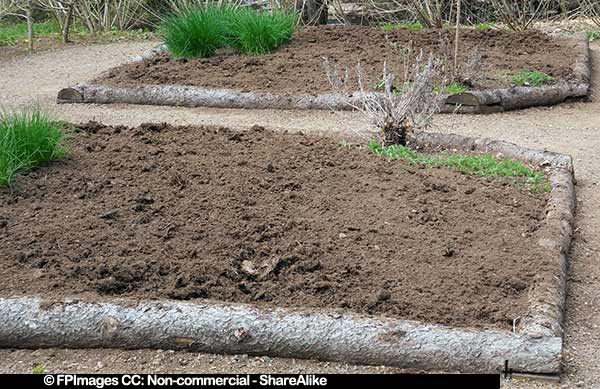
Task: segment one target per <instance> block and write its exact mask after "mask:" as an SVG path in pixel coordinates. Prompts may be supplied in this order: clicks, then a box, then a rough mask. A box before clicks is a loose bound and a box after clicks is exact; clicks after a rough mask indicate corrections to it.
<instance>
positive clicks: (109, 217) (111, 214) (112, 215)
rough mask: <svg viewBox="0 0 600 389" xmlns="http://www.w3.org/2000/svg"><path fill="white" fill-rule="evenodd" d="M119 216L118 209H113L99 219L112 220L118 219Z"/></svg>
mask: <svg viewBox="0 0 600 389" xmlns="http://www.w3.org/2000/svg"><path fill="white" fill-rule="evenodd" d="M118 214H119V210H118V209H111V210H110V211H106V212H104V213H103V214H101V215H100V216H98V217H99V218H100V219H105V220H112V219H116V218H117V215H118Z"/></svg>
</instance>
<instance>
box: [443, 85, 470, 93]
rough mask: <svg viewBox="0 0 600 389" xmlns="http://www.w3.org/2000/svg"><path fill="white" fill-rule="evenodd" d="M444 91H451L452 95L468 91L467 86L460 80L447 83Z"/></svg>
mask: <svg viewBox="0 0 600 389" xmlns="http://www.w3.org/2000/svg"><path fill="white" fill-rule="evenodd" d="M444 91H446V93H449V94H451V95H457V94H459V93H464V92H466V91H467V87H466V86H464V85H463V84H462V83H460V82H452V83H450V84H448V85H446V87H445V88H444Z"/></svg>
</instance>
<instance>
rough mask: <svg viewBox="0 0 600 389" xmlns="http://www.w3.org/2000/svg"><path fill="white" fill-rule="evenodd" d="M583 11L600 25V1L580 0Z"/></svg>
mask: <svg viewBox="0 0 600 389" xmlns="http://www.w3.org/2000/svg"><path fill="white" fill-rule="evenodd" d="M580 3H581V7H582V12H583V14H584V15H585V16H587V17H588V18H590V20H591V21H592V22H593V23H594V24H595V25H596V26H598V27H600V3H599V2H598V1H597V0H580Z"/></svg>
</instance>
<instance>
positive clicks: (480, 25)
mask: <svg viewBox="0 0 600 389" xmlns="http://www.w3.org/2000/svg"><path fill="white" fill-rule="evenodd" d="M474 27H475V29H476V30H490V29H492V28H494V27H496V22H483V23H477V24H476V25H475V26H474Z"/></svg>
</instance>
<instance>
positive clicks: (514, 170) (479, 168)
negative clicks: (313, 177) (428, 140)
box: [369, 141, 552, 192]
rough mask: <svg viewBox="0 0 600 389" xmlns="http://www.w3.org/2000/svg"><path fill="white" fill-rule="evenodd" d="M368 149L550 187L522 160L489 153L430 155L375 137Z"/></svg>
mask: <svg viewBox="0 0 600 389" xmlns="http://www.w3.org/2000/svg"><path fill="white" fill-rule="evenodd" d="M369 149H370V150H371V151H372V152H373V153H375V154H377V155H379V156H381V157H385V158H390V159H402V160H405V161H407V162H409V163H411V164H415V165H422V166H426V167H446V168H450V169H453V170H457V171H459V172H461V173H463V174H469V175H475V176H481V177H520V178H524V179H525V181H526V183H528V184H532V187H531V190H532V192H533V191H547V190H549V189H552V188H551V187H549V184H547V183H545V175H544V173H543V172H540V171H537V170H534V169H532V168H530V167H528V166H525V165H524V164H523V163H522V162H520V161H517V160H509V159H497V158H495V157H493V156H491V155H489V154H481V155H465V154H438V155H429V154H424V153H420V152H417V151H415V150H411V149H409V148H407V147H405V146H401V145H393V146H388V147H383V146H382V145H381V144H379V143H378V142H376V141H371V142H370V143H369ZM534 188H535V189H534Z"/></svg>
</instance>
